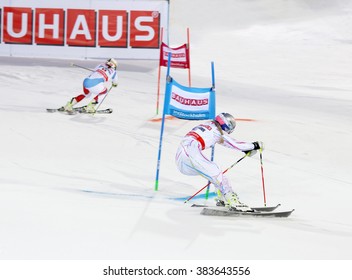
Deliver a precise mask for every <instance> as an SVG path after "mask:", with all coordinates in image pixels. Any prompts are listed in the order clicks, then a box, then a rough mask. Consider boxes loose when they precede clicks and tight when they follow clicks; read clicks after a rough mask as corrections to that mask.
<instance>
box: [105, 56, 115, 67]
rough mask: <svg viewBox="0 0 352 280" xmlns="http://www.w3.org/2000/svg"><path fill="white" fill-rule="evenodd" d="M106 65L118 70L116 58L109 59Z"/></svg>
mask: <svg viewBox="0 0 352 280" xmlns="http://www.w3.org/2000/svg"><path fill="white" fill-rule="evenodd" d="M105 64H106V65H107V66H109V67H111V68H114V69H116V68H117V61H116V60H115V59H114V58H109V59H108V60H107V61H106V62H105Z"/></svg>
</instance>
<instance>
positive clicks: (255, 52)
mask: <svg viewBox="0 0 352 280" xmlns="http://www.w3.org/2000/svg"><path fill="white" fill-rule="evenodd" d="M218 3H219V1H210V0H202V1H201V0H193V1H187V0H178V1H171V8H170V16H171V19H170V45H175V46H177V45H181V44H183V43H184V42H185V41H186V28H187V27H189V28H190V34H191V63H192V85H193V86H199V87H203V86H210V83H211V78H210V62H211V61H214V62H215V73H216V89H217V111H218V112H222V111H227V112H230V113H232V114H233V115H235V116H236V118H238V125H237V129H236V131H235V132H234V137H236V138H238V139H242V140H246V141H255V140H261V141H264V143H265V144H266V149H265V151H264V154H263V164H264V165H263V167H264V176H265V183H266V195H267V202H268V204H269V205H274V204H277V203H281V204H282V206H281V207H282V209H291V208H295V212H294V213H293V214H292V216H291V217H289V218H287V219H268V218H266V219H258V218H236V219H234V218H228V217H226V218H216V217H206V216H201V215H199V212H200V209H195V208H191V207H190V204H184V203H183V201H184V200H185V199H186V198H188V197H189V196H190V195H192V194H194V193H195V192H196V191H197V190H199V189H200V188H201V187H203V186H204V184H205V183H206V182H205V181H204V180H203V179H202V178H198V177H195V178H189V177H186V176H184V175H182V174H180V173H179V172H178V171H177V170H176V166H175V164H174V154H175V151H176V148H177V145H178V143H179V141H180V139H181V137H182V136H183V135H184V134H185V133H187V132H188V129H190V128H192V127H193V126H194V125H195V122H189V121H182V120H171V121H167V122H166V128H165V133H164V142H163V152H162V161H161V170H160V185H159V188H160V189H159V191H157V192H156V191H154V180H155V171H156V163H157V151H158V145H159V133H160V122H152V121H150V120H151V119H152V118H153V117H155V106H156V92H157V65H158V62H157V61H120V65H119V74H120V84H119V87H118V88H117V89H114V90H112V91H111V92H110V94H109V96H108V97H107V98H106V100H105V101H104V104H103V105H102V107H111V108H113V109H114V113H113V114H111V115H95V116H88V115H75V116H67V115H62V114H59V113H58V114H49V113H46V112H45V108H55V107H58V106H61V105H63V104H65V103H66V102H67V101H68V100H69V99H70V97H72V96H74V95H76V94H77V93H79V92H80V90H81V81H82V80H83V78H84V77H85V75H86V74H87V73H86V71H85V70H83V69H79V68H73V67H70V66H69V65H70V63H71V62H75V63H77V64H80V65H83V66H86V67H94V66H95V65H96V64H97V63H98V61H94V60H86V61H68V60H64V59H55V58H53V59H38V58H37V59H34V58H13V57H11V58H8V57H1V58H0V65H1V67H0V88H1V93H0V94H1V103H0V123H1V125H0V127H1V131H2V133H1V137H0V150H1V152H0V154H1V156H0V194H1V195H0V228H1V229H0V259H2V260H9V259H14V260H20V259H25V260H30V259H34V260H37V259H44V260H58V259H64V260H73V259H83V260H91V259H115V260H116V259H120V260H124V259H130V260H138V259H145V260H155V259H166V260H182V259H189V260H199V259H205V260H214V259H225V260H226V259H228V260H230V259H237V260H242V259H246V260H302V259H309V260H350V259H351V257H352V222H351V218H350V215H351V210H352V204H351V203H350V199H351V197H352V174H351V161H350V159H351V158H352V150H351V148H350V146H351V140H352V131H351V124H352V123H351V120H352V95H351V91H352V82H351V79H350V75H349V74H350V73H351V72H352V55H351V52H352V49H351V42H352V34H351V24H352V19H351V12H352V6H351V4H350V1H341V0H340V1H337V0H336V1H318V0H311V1H309V0H306V1H304V0H296V1H293V0H288V1H283V0H279V1H278V0H276V1H274V0H261V1H259V0H252V1H244V0H242V1H241V0H239V1H233V0H223V1H221V3H222V4H221V6H220V5H219V4H218ZM185 7H186V9H184V8H185ZM111 56H113V57H117V58H118V51H116V52H115V53H113V52H112V55H111ZM164 70H165V69H163V76H162V77H163V79H162V91H163V86H164V78H165V71H164ZM171 75H173V76H174V78H175V79H176V80H177V81H179V82H181V83H184V84H186V83H187V73H186V72H185V71H181V70H174V69H173V70H172V71H171ZM243 119H252V120H253V121H245V120H243ZM239 157H241V154H239V153H235V152H231V151H228V150H226V149H225V148H222V147H217V148H216V152H215V160H216V161H217V162H218V163H219V164H220V165H221V166H222V167H223V169H226V168H227V167H229V166H230V165H231V164H233V163H234V162H235V161H236V160H237V159H238V158H239ZM228 176H229V178H230V180H231V181H232V183H233V186H234V188H235V190H236V191H237V192H238V194H239V195H240V198H241V200H242V201H244V202H245V203H248V204H250V205H254V206H262V205H263V193H262V185H261V173H260V162H259V158H258V157H254V158H248V159H245V160H244V161H242V162H241V163H239V164H238V165H237V166H235V167H234V168H233V169H231V170H230V171H229V172H228ZM197 201H198V202H203V199H202V198H198V199H197ZM207 203H208V204H212V203H213V201H212V199H210V200H209V201H208V202H207Z"/></svg>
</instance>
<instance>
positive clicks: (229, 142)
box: [220, 134, 263, 156]
mask: <svg viewBox="0 0 352 280" xmlns="http://www.w3.org/2000/svg"><path fill="white" fill-rule="evenodd" d="M222 137H223V140H224V141H223V142H222V143H220V144H221V145H223V146H225V147H227V148H230V149H234V150H238V151H241V152H244V153H248V152H252V151H256V150H258V149H260V148H262V149H263V143H262V142H253V143H251V142H242V141H237V140H235V139H233V138H231V137H230V136H228V135H226V134H224V135H222ZM254 154H255V152H254V153H253V154H252V153H251V154H250V156H251V155H254Z"/></svg>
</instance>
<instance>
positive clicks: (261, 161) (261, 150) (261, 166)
mask: <svg viewBox="0 0 352 280" xmlns="http://www.w3.org/2000/svg"><path fill="white" fill-rule="evenodd" d="M259 154H260V169H261V172H262V185H263V196H264V206H266V195H265V184H264V170H263V155H262V154H263V149H262V148H260V149H259Z"/></svg>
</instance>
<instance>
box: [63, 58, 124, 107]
mask: <svg viewBox="0 0 352 280" xmlns="http://www.w3.org/2000/svg"><path fill="white" fill-rule="evenodd" d="M116 69H117V61H116V60H115V59H114V58H110V59H108V60H107V61H106V62H104V63H101V64H99V65H98V66H96V67H95V68H94V70H93V71H92V73H91V74H90V75H89V76H88V77H87V78H85V79H84V81H83V94H79V95H77V96H76V97H73V98H72V99H71V100H70V101H69V102H67V104H66V105H65V106H63V107H61V108H60V109H59V110H61V111H66V112H72V111H73V110H74V108H73V106H74V105H76V104H77V103H78V102H81V101H82V100H84V99H86V98H89V97H91V96H94V98H93V99H92V100H91V102H89V103H88V105H87V106H84V107H83V110H85V111H86V112H87V113H95V111H96V110H95V106H96V105H97V104H99V101H100V100H99V99H100V98H101V97H103V96H104V95H105V94H107V92H108V89H107V87H106V84H109V83H111V86H112V87H117V83H118V76H117V71H116Z"/></svg>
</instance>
